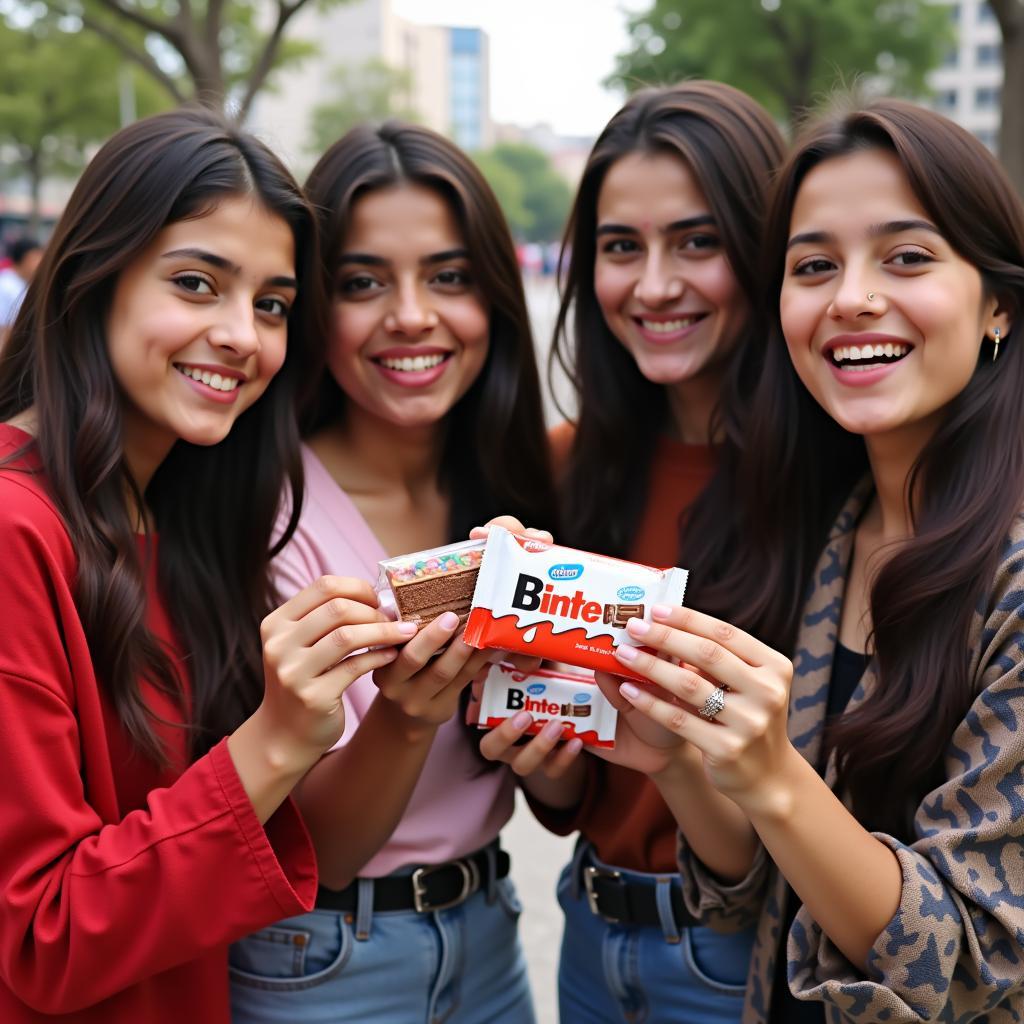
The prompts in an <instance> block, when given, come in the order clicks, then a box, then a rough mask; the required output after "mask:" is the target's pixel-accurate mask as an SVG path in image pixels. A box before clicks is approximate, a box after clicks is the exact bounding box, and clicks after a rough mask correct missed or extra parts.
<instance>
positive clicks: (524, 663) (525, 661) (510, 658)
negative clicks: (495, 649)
mask: <svg viewBox="0 0 1024 1024" xmlns="http://www.w3.org/2000/svg"><path fill="white" fill-rule="evenodd" d="M500 654H501V658H500V660H501V661H507V662H508V663H509V664H510V665H511V666H512V667H513V668H514V669H515V670H516V671H517V672H525V673H526V674H527V675H530V674H531V673H533V672H536V671H537V669H539V668H540V667H541V665H542V664H543V658H535V657H533V655H531V654H507V653H505V652H504V651H502V652H500Z"/></svg>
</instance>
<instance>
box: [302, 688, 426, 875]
mask: <svg viewBox="0 0 1024 1024" xmlns="http://www.w3.org/2000/svg"><path fill="white" fill-rule="evenodd" d="M436 733H437V727H436V726H433V725H420V724H413V723H411V722H410V720H409V719H408V718H406V717H405V716H403V715H402V714H401V712H399V711H397V709H395V708H394V706H393V705H392V704H391V703H390V702H389V701H387V700H386V699H385V698H383V697H380V696H378V697H377V699H376V700H375V701H374V702H373V704H372V705H371V707H370V710H369V711H368V712H367V714H366V717H365V718H364V719H363V720H362V722H360V724H359V728H358V729H357V730H356V732H355V735H353V737H352V738H351V740H349V742H348V743H347V744H346V745H345V746H344V747H342V748H340V749H339V750H335V751H332V752H331V753H329V754H326V755H325V756H324V757H323V758H322V759H321V760H320V762H319V763H318V764H317V765H316V766H315V767H314V768H313V769H312V770H311V771H310V772H309V774H308V775H307V776H306V777H305V778H304V779H303V780H302V782H301V783H300V785H299V786H298V788H297V789H296V791H295V800H296V803H297V804H298V805H299V810H300V811H301V812H302V816H303V818H304V819H305V822H306V826H307V827H308V829H309V832H310V835H311V837H312V839H313V846H314V848H315V850H316V855H317V863H318V866H319V870H320V879H321V881H322V882H323V884H324V885H326V886H327V887H328V888H331V889H343V888H344V887H345V886H346V885H348V883H349V882H351V881H352V879H353V878H355V877H356V876H357V875H358V874H359V872H360V871H361V870H362V869H363V867H364V866H365V865H366V863H367V862H368V861H369V860H370V859H371V858H372V857H373V856H374V854H375V853H377V851H378V850H380V848H381V847H382V846H383V845H384V844H385V843H386V842H387V840H388V839H389V837H390V836H391V834H392V832H394V830H395V828H396V827H397V826H398V823H399V821H401V819H402V815H403V814H404V813H405V809H406V807H407V806H408V804H409V799H410V797H411V796H412V792H413V789H414V788H415V786H416V782H417V781H418V779H419V776H420V772H421V770H422V768H423V764H424V762H425V761H426V759H427V755H428V754H429V752H430V747H431V744H432V743H433V740H434V736H435V735H436Z"/></svg>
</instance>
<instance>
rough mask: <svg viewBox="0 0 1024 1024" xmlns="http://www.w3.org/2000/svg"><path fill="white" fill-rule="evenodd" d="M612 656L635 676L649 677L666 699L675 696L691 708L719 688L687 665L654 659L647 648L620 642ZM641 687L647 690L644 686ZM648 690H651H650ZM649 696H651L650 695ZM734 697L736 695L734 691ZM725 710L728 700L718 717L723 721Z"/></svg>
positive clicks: (699, 705) (697, 707) (701, 702)
mask: <svg viewBox="0 0 1024 1024" xmlns="http://www.w3.org/2000/svg"><path fill="white" fill-rule="evenodd" d="M615 656H616V657H617V658H618V659H619V660H620V661H621V662H623V664H625V665H628V666H629V667H630V668H631V669H632V670H633V671H634V672H636V673H637V674H638V675H641V676H643V677H644V679H647V680H650V682H651V683H653V684H654V685H655V686H657V687H660V688H661V690H662V691H663V692H664V694H666V695H667V696H668V697H669V698H672V697H678V698H679V699H680V700H682V701H684V702H685V703H686V704H689V705H690V707H691V708H693V709H694V710H699V709H700V708H702V707H704V704H705V702H706V701H707V699H708V697H710V696H711V695H712V694H713V693H714V692H715V691H716V690H717V689H718V685H717V684H716V683H714V682H709V681H708V680H707V679H705V678H704V677H703V676H702V675H698V674H697V673H696V672H693V671H692V670H690V669H689V668H685V667H683V666H682V665H673V664H672V662H670V661H665V660H664V659H662V658H656V657H654V655H652V654H648V653H647V652H646V651H641V650H638V649H637V648H636V647H630V646H629V644H622V645H620V646H619V647H617V648H616V650H615ZM642 688H643V689H648V688H646V687H642ZM620 692H621V688H620ZM648 692H650V690H649V689H648ZM652 696H654V695H653V694H652ZM733 696H734V697H735V696H737V694H734V695H733ZM659 699H660V697H659ZM728 710H729V705H728V701H727V702H726V708H725V709H723V710H722V712H721V713H720V714H719V716H718V717H720V718H722V720H723V721H724V720H726V711H728Z"/></svg>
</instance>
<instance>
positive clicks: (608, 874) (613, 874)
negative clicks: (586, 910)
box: [583, 864, 622, 924]
mask: <svg viewBox="0 0 1024 1024" xmlns="http://www.w3.org/2000/svg"><path fill="white" fill-rule="evenodd" d="M621 877H622V872H621V871H602V870H601V869H600V868H596V867H594V866H593V865H592V864H588V865H587V867H585V868H584V869H583V888H584V889H586V891H587V904H588V906H589V907H590V912H591V913H592V914H594V915H596V916H597V917H601V918H604V920H605V921H608V922H610V923H611V924H615V923H616V922H617V921H618V918H616V917H612V915H611V914H606V913H604V911H603V910H601V908H600V906H598V902H597V893H596V892H595V891H594V882H596V881H597V879H598V878H610V879H612V880H613V881H615V880H616V879H619V878H621Z"/></svg>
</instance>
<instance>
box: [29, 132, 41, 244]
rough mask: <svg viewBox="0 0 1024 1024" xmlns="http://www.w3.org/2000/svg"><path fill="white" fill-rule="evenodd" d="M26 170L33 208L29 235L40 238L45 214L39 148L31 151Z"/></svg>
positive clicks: (30, 214)
mask: <svg viewBox="0 0 1024 1024" xmlns="http://www.w3.org/2000/svg"><path fill="white" fill-rule="evenodd" d="M25 170H26V171H28V184H29V195H30V196H31V197H32V207H31V210H30V212H29V218H28V234H29V237H31V238H39V237H40V235H41V234H42V231H41V229H42V224H43V214H42V209H41V207H42V203H41V201H40V197H41V194H42V191H43V154H42V152H41V150H40V148H39V147H38V146H33V147H32V149H31V150H30V151H29V156H28V159H27V160H26V161H25Z"/></svg>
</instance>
